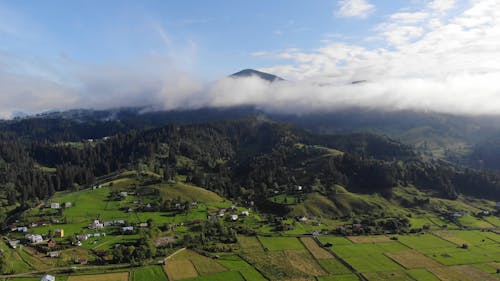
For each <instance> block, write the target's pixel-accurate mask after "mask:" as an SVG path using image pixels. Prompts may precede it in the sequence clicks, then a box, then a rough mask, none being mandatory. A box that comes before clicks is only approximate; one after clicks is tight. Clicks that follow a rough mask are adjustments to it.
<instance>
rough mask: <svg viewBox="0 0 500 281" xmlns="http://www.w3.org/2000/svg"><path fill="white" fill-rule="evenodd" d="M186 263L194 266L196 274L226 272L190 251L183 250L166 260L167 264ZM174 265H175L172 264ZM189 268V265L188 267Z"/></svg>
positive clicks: (220, 266) (210, 260)
mask: <svg viewBox="0 0 500 281" xmlns="http://www.w3.org/2000/svg"><path fill="white" fill-rule="evenodd" d="M178 261H184V262H185V261H188V262H189V263H191V265H192V266H194V268H195V271H196V272H197V273H198V274H201V275H203V274H210V273H217V272H222V271H226V270H227V269H226V268H225V267H223V266H222V265H220V264H219V263H217V262H216V261H214V260H213V259H211V258H209V257H206V256H202V255H200V254H198V253H196V252H195V251H192V250H183V251H180V252H178V253H177V254H175V255H173V256H171V257H170V258H169V259H167V264H168V263H171V262H178ZM174 264H175V263H174ZM188 266H189V265H188Z"/></svg>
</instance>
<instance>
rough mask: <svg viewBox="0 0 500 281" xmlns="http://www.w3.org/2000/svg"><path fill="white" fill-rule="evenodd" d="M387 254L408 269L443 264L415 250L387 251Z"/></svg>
mask: <svg viewBox="0 0 500 281" xmlns="http://www.w3.org/2000/svg"><path fill="white" fill-rule="evenodd" d="M385 255H386V256H388V257H390V258H391V259H393V260H394V261H396V262H397V263H399V264H400V265H402V266H404V267H405V268H408V269H414V268H429V267H437V266H441V265H440V264H439V263H437V262H436V261H434V260H433V259H431V258H429V257H426V256H424V255H422V254H421V253H419V252H417V251H415V250H407V251H401V252H392V253H386V254H385Z"/></svg>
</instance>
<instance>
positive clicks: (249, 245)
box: [238, 235, 264, 252]
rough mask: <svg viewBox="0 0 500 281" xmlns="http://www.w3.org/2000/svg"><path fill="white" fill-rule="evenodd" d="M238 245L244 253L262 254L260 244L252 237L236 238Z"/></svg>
mask: <svg viewBox="0 0 500 281" xmlns="http://www.w3.org/2000/svg"><path fill="white" fill-rule="evenodd" d="M238 244H239V245H240V247H241V249H242V250H243V251H244V252H263V251H264V248H262V244H261V243H260V241H259V239H257V237H254V236H241V235H240V236H238Z"/></svg>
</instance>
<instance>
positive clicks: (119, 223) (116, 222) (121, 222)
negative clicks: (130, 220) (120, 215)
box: [113, 220, 125, 226]
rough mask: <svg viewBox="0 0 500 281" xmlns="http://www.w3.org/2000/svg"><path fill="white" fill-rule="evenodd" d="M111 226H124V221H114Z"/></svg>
mask: <svg viewBox="0 0 500 281" xmlns="http://www.w3.org/2000/svg"><path fill="white" fill-rule="evenodd" d="M113 224H114V225H116V226H122V225H125V221H124V220H115V221H113Z"/></svg>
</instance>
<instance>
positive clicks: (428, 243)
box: [398, 234, 456, 253]
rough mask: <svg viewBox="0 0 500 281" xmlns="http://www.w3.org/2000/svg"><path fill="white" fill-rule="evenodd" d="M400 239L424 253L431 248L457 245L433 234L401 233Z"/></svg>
mask: <svg viewBox="0 0 500 281" xmlns="http://www.w3.org/2000/svg"><path fill="white" fill-rule="evenodd" d="M398 240H399V242H401V243H403V244H405V245H406V246H408V247H410V248H412V249H415V250H418V251H419V252H424V253H425V251H426V250H429V249H436V248H447V247H448V248H453V247H456V245H455V244H453V243H451V242H448V241H446V240H444V239H442V238H439V237H437V236H435V235H432V234H421V235H399V236H398Z"/></svg>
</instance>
